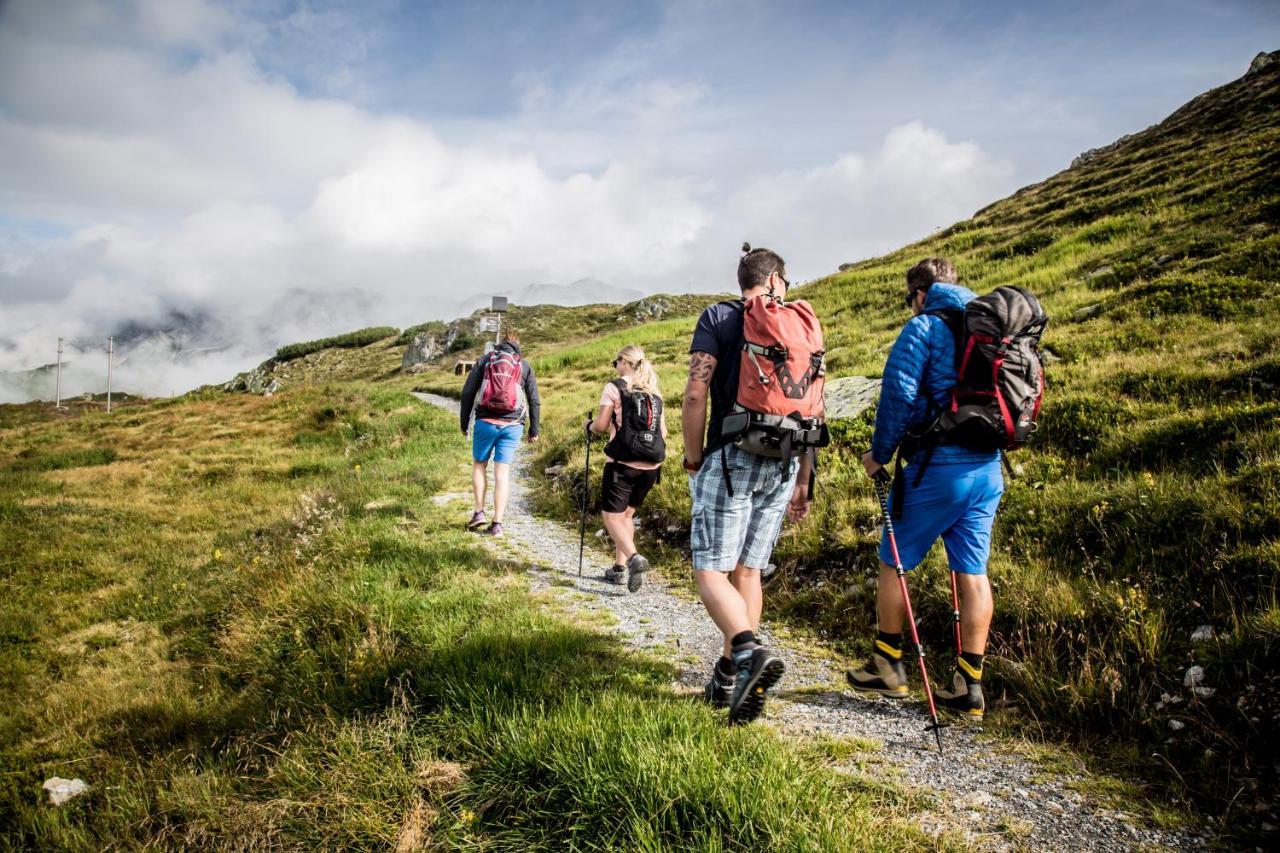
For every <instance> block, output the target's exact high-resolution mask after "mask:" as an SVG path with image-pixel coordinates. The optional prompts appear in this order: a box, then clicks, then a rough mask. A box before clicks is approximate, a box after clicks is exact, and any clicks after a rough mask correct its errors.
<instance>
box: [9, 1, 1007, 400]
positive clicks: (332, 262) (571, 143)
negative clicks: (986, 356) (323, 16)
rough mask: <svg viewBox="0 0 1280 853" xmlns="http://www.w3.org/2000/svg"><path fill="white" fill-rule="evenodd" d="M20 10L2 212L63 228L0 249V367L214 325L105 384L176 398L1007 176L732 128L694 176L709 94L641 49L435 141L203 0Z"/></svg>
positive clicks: (883, 149)
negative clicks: (172, 329) (124, 328)
mask: <svg viewBox="0 0 1280 853" xmlns="http://www.w3.org/2000/svg"><path fill="white" fill-rule="evenodd" d="M15 8H16V10H17V12H16V13H14V12H12V11H9V10H8V7H6V14H11V15H16V19H20V20H21V21H22V23H23V25H24V29H23V31H22V35H21V36H19V35H18V34H17V32H18V29H17V28H15V27H12V26H9V27H0V149H3V150H5V152H6V156H5V157H4V158H3V159H0V217H5V218H7V219H9V220H10V221H14V220H20V219H29V220H32V219H34V220H41V221H43V222H47V223H52V224H54V225H57V226H61V227H62V228H65V229H66V231H67V232H69V236H65V237H64V236H32V237H22V238H14V237H11V238H10V239H7V240H0V307H2V308H3V310H2V311H0V371H3V370H13V369H21V368H26V367H30V366H33V365H35V364H40V363H44V362H47V361H49V360H51V356H50V355H49V350H50V348H51V345H50V343H49V342H50V341H51V340H53V339H54V338H55V337H57V336H58V335H63V336H64V337H67V338H68V339H69V340H71V339H76V340H84V341H91V340H96V339H99V338H101V337H103V336H105V335H106V334H108V333H109V332H111V331H112V330H113V329H115V328H118V327H119V326H120V325H121V324H124V323H127V322H130V321H136V322H139V323H142V324H147V323H160V324H163V323H164V322H165V321H166V318H167V317H168V316H169V315H170V314H171V312H172V311H174V310H178V311H183V312H186V313H188V314H193V315H202V316H203V315H208V316H211V317H213V318H214V319H215V320H216V323H214V325H216V327H217V334H218V335H219V336H220V337H221V338H223V339H225V340H226V341H227V342H228V344H229V345H230V348H229V349H228V350H227V351H225V352H223V353H221V354H220V355H218V356H217V357H216V359H214V360H205V361H202V362H186V363H183V364H181V365H169V366H168V367H166V366H165V365H163V364H149V363H148V364H142V363H141V362H142V361H143V360H142V359H141V356H139V358H138V362H139V363H137V364H135V365H134V366H133V367H132V368H129V369H125V370H123V372H122V382H123V381H134V382H136V383H138V385H136V386H135V389H136V390H143V391H149V392H153V393H157V392H158V393H167V392H168V391H170V390H173V389H174V388H177V389H179V390H181V389H182V388H183V387H186V386H187V385H188V384H190V383H191V382H194V381H196V379H199V381H201V382H205V381H213V380H215V379H217V378H229V376H230V374H231V373H232V372H234V370H232V368H233V367H235V368H238V369H244V368H247V367H250V366H252V363H253V361H254V360H256V359H258V358H261V357H263V356H265V355H266V354H267V353H269V351H270V350H271V349H272V348H273V347H274V346H275V345H277V344H279V343H283V342H287V341H288V340H294V339H299V338H305V337H312V336H318V335H321V334H330V333H333V332H337V331H342V330H344V329H345V328H351V327H355V326H358V325H362V324H365V323H373V322H379V323H391V324H393V325H400V326H406V325H409V324H411V323H414V322H419V321H421V320H423V319H427V318H429V317H439V316H447V315H449V314H450V313H451V312H452V311H453V310H454V306H456V305H457V304H459V303H461V302H462V301H464V300H466V299H468V298H470V297H472V296H473V295H474V294H476V293H483V292H491V291H500V290H514V289H518V288H520V287H522V286H524V285H526V284H529V283H530V282H534V281H542V282H569V281H573V280H576V279H581V278H595V279H603V280H605V281H609V282H612V283H614V284H616V285H619V286H623V287H630V288H637V289H641V290H646V291H657V290H668V291H683V290H686V289H688V288H691V287H692V288H695V289H699V290H721V289H724V288H725V287H727V286H731V285H732V282H733V269H734V264H735V263H736V258H737V253H736V248H737V246H738V245H739V244H740V243H741V241H742V240H743V239H744V238H745V239H750V240H751V241H752V242H758V243H761V244H765V245H769V246H771V247H773V248H776V249H777V250H779V251H780V252H782V253H783V254H784V256H786V257H787V258H788V260H789V262H790V264H789V265H790V267H791V269H792V272H793V276H795V277H798V278H808V277H812V276H816V275H819V274H822V273H825V272H828V271H830V270H831V269H832V268H834V266H835V265H836V264H838V263H839V262H841V261H844V260H849V259H851V258H854V257H859V256H865V255H867V254H870V253H872V252H875V251H879V250H883V249H887V248H891V247H892V246H893V245H896V244H897V243H900V242H902V241H903V240H904V239H908V238H911V237H915V236H919V235H921V234H922V233H925V232H927V231H928V230H929V229H930V228H932V227H934V226H937V225H944V224H947V223H948V222H950V221H953V220H954V219H956V218H959V217H962V216H964V215H967V214H968V213H970V212H972V210H973V209H975V208H976V207H978V206H980V205H981V204H983V203H985V202H987V201H989V200H990V199H991V198H992V197H993V194H994V193H995V191H996V189H997V188H1001V189H1002V188H1004V187H1005V186H1006V184H1007V182H1008V180H1009V176H1010V170H1009V167H1008V166H1007V165H1005V164H1002V163H1000V162H998V161H996V160H995V159H993V158H992V157H990V156H989V155H987V154H986V153H984V152H983V151H982V150H981V149H980V148H978V147H977V146H976V145H974V144H972V143H956V142H950V141H948V140H947V139H946V138H945V137H944V135H943V134H942V133H941V132H939V131H938V130H936V129H931V128H929V127H927V126H925V125H923V124H921V123H919V122H914V123H909V124H905V125H902V126H900V127H897V128H894V129H893V130H891V131H889V133H888V134H887V135H886V136H885V137H884V139H883V143H882V144H881V145H880V147H879V149H878V150H872V151H856V150H850V151H848V152H847V153H844V154H840V155H839V156H834V157H829V158H826V163H825V165H820V166H815V167H813V168H809V169H803V170H795V169H779V168H777V167H776V165H775V164H776V162H777V158H775V157H772V156H762V157H757V158H756V159H754V160H752V159H751V158H750V157H747V156H746V155H744V152H747V153H750V152H756V151H772V150H775V149H776V148H777V147H778V146H780V145H782V144H783V142H784V139H783V137H782V136H781V134H780V132H779V131H776V130H769V131H768V132H766V131H765V129H764V128H762V127H760V126H757V125H756V124H753V123H750V122H747V123H746V124H743V125H742V126H741V129H740V131H739V133H740V135H746V136H748V137H749V139H748V141H749V142H750V146H748V147H745V148H744V147H739V148H736V149H733V152H734V153H733V154H732V157H728V156H726V160H729V159H732V161H733V167H732V171H731V172H724V171H715V170H714V169H708V171H706V172H703V171H701V170H699V169H694V168H691V167H690V164H692V163H703V164H710V163H713V161H715V160H716V158H717V157H718V156H719V152H721V151H728V150H729V149H728V148H727V147H726V145H727V141H728V140H729V139H730V137H732V136H733V134H734V131H733V130H732V127H731V122H730V121H729V120H728V119H727V118H726V114H725V113H724V112H723V110H724V106H723V105H722V104H720V103H718V102H717V101H716V98H715V96H714V93H713V92H711V91H710V90H709V89H708V87H707V85H706V84H705V83H703V82H701V81H698V80H692V79H683V78H680V77H679V76H675V75H670V76H655V77H645V76H644V73H645V69H646V65H645V60H644V58H643V57H638V56H637V55H636V54H635V53H634V52H627V51H624V52H623V54H622V55H620V56H619V57H614V58H613V59H612V60H611V61H610V62H608V63H606V65H607V67H606V68H605V73H603V74H602V75H601V76H600V77H599V78H596V79H591V80H588V81H585V82H584V81H578V82H575V83H570V84H566V85H562V86H560V87H558V88H557V87H556V86H553V85H551V84H550V83H548V82H547V81H545V80H543V79H541V78H539V77H537V76H536V75H534V76H532V77H530V78H528V79H526V80H524V81H522V83H521V85H522V86H523V87H524V89H523V90H524V92H525V95H526V97H525V99H524V102H523V105H522V107H521V109H520V112H519V113H518V115H515V116H513V117H509V118H499V119H493V120H490V121H489V122H487V123H480V124H473V125H472V126H471V127H470V128H469V132H468V133H459V132H458V127H457V126H454V127H451V128H450V130H451V131H452V132H451V133H448V134H446V133H445V132H444V131H443V130H442V129H441V128H440V127H436V126H433V125H432V124H430V123H427V122H425V121H422V120H419V119H414V118H410V117H405V116H390V115H379V114H375V113H373V112H371V111H369V110H366V109H362V108H359V107H357V106H355V105H353V104H351V103H344V102H342V101H339V100H335V99H331V98H330V99H326V98H317V97H308V96H305V95H303V94H301V93H299V92H298V91H297V90H296V89H295V88H294V87H293V86H292V85H291V84H289V83H288V82H286V81H284V80H282V79H280V78H278V77H276V76H273V75H271V74H269V73H266V72H265V71H263V70H262V68H261V67H260V65H259V64H258V63H257V62H256V61H255V59H254V58H253V55H252V53H251V52H250V51H249V50H248V49H247V48H246V47H245V45H252V44H253V43H254V42H255V39H257V38H258V35H259V34H256V33H254V32H252V29H251V26H250V24H249V23H248V22H246V21H245V20H242V19H237V18H234V17H232V16H231V15H230V14H229V13H228V12H227V11H226V10H225V8H224V7H221V6H211V5H209V4H205V3H200V2H198V0H184V6H183V8H182V9H177V7H176V6H172V5H170V4H168V3H165V2H161V0H149V2H141V3H137V4H135V5H134V6H132V7H130V8H131V12H130V13H129V14H123V13H117V12H110V11H104V10H103V7H101V6H99V5H98V4H96V3H92V2H84V3H80V4H71V6H70V10H69V12H68V14H67V15H66V16H65V17H59V16H54V15H39V14H35V13H34V12H33V11H32V9H33V6H32V4H30V3H28V4H21V3H19V4H15ZM4 20H5V19H0V22H3V21H4ZM7 20H8V21H9V22H13V21H14V20H15V17H10V18H9V19H7ZM312 25H315V21H314V20H312V19H307V18H304V19H299V20H297V21H295V22H294V23H293V24H291V25H290V26H293V27H295V28H304V29H305V28H306V27H308V26H312ZM95 27H102V28H104V29H105V30H106V31H108V32H111V33H114V34H115V36H114V37H112V38H105V37H104V38H102V39H100V40H97V41H95V40H93V39H91V38H88V36H87V34H89V33H92V32H93V31H94V29H95ZM837 150H838V149H837ZM691 152H692V153H691ZM819 162H822V161H821V160H819ZM743 163H753V164H754V168H751V169H749V170H748V169H742V168H741V166H742V164H743ZM0 221H4V220H3V219H0ZM306 294H320V295H323V296H324V300H327V301H324V300H322V301H321V302H317V301H316V300H315V299H312V298H311V297H308V296H307V295H306ZM282 300H284V301H282ZM322 303H323V304H322ZM215 370H217V371H221V375H220V376H219V375H216V374H213V371H215Z"/></svg>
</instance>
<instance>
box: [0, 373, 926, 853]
mask: <svg viewBox="0 0 1280 853" xmlns="http://www.w3.org/2000/svg"><path fill="white" fill-rule="evenodd" d="M466 459H467V450H466V447H465V443H464V441H463V440H462V438H461V436H459V435H457V432H456V430H455V429H453V427H452V418H451V417H450V416H448V415H446V414H444V413H442V412H439V411H436V410H432V409H427V408H424V407H423V406H422V405H421V404H420V403H417V402H416V401H414V400H413V399H412V398H410V397H409V396H408V395H407V394H406V393H404V392H403V391H399V390H396V389H395V388H392V387H388V386H386V385H381V386H375V385H370V384H364V383H347V384H344V385H330V386H321V385H316V386H314V387H312V388H296V389H293V390H289V391H285V392H282V393H280V394H277V395H275V396H274V397H272V398H264V397H262V396H249V395H237V396H232V395H223V394H214V393H203V394H193V395H190V396H188V397H187V398H184V399H178V400H172V401H166V402H163V403H154V404H138V405H136V406H135V407H133V408H131V409H129V410H126V411H121V412H118V413H113V414H112V415H111V416H106V415H105V414H103V413H101V412H91V411H85V412H83V413H82V416H80V417H73V418H68V417H64V416H62V415H57V416H53V415H50V414H48V413H46V415H45V417H44V418H37V417H33V413H32V412H31V411H30V410H29V407H14V406H0V542H3V543H4V547H3V549H2V550H0V577H2V578H3V579H4V591H5V594H4V596H3V600H0V695H3V696H4V697H5V702H4V704H3V707H0V848H4V849H28V850H102V849H115V848H123V849H184V850H185V849H219V850H222V849H236V850H268V849H269V850H280V849H288V850H320V849H329V850H335V849H342V850H346V849H392V848H394V849H397V850H419V849H431V850H477V849H478V850H522V851H523V850H560V849H567V848H572V849H580V850H619V849H625V850H668V849H690V850H709V849H719V850H738V851H749V850H750V851H755V850H758V851H766V850H802V849H803V850H863V849H925V848H932V849H939V848H944V849H945V848H946V846H947V844H948V842H947V840H946V839H945V838H944V839H934V838H930V837H927V836H925V835H924V834H922V833H921V832H920V831H918V830H916V829H914V828H913V827H912V826H910V824H909V822H908V818H909V814H910V811H911V810H913V809H915V808H917V807H918V805H919V802H918V801H917V800H916V799H915V798H913V797H909V796H906V795H904V794H901V793H899V792H898V791H897V790H896V788H895V787H894V786H893V785H892V784H887V783H884V782H880V781H875V780H872V779H870V778H869V777H866V776H863V775H861V774H850V773H847V772H836V771H835V770H834V769H832V768H831V766H830V764H831V761H830V760H829V758H828V757H827V756H826V754H825V753H824V751H823V745H821V744H819V745H816V746H814V747H812V748H810V747H806V746H803V745H800V744H797V743H794V742H790V741H784V740H783V739H781V738H779V737H777V736H776V735H774V734H772V733H770V732H768V731H767V730H763V729H762V728H760V727H751V728H729V727H726V726H724V725H723V724H722V723H721V722H720V721H719V720H718V719H717V717H716V715H715V714H714V713H713V712H712V711H711V710H710V709H709V708H706V707H705V706H703V705H702V704H701V703H694V702H690V701H688V700H687V699H686V698H683V697H681V696H679V695H677V694H676V693H674V692H673V691H672V690H671V689H670V687H669V685H670V683H671V680H672V677H673V672H672V670H671V667H670V665H669V664H667V663H663V662H661V661H660V660H659V659H657V658H655V657H651V656H647V655H641V654H633V653H628V652H626V651H625V650H624V649H623V647H622V645H621V643H620V642H619V641H618V640H617V639H616V638H614V637H612V636H611V635H609V634H608V633H606V632H605V630H603V629H602V628H601V627H599V626H598V625H592V624H584V623H583V622H582V620H581V619H580V618H575V616H574V614H572V613H568V612H566V611H565V610H564V609H563V608H562V607H560V606H558V605H557V604H556V603H555V599H554V598H552V597H549V596H533V595H531V594H530V591H529V586H528V581H527V579H526V575H525V568H526V565H525V564H524V563H523V562H520V563H512V562H510V561H506V560H501V559H498V558H496V557H494V556H493V554H492V553H491V552H489V551H488V550H486V549H485V548H484V547H483V546H482V545H481V544H480V542H479V540H478V539H477V538H476V537H474V536H469V535H467V534H466V533H465V532H463V531H462V530H461V529H460V526H459V525H456V524H452V523H450V520H449V518H448V515H447V511H446V510H445V509H442V508H441V507H440V506H438V505H437V503H436V502H435V501H433V500H432V498H433V497H435V496H436V495H437V494H438V493H439V492H441V491H442V490H455V491H456V490H457V489H458V488H460V487H462V486H463V483H464V479H465V477H466V471H467V469H468V468H469V466H468V465H467V463H466ZM830 746H831V745H830V744H827V745H826V748H827V751H828V752H829V751H830ZM55 775H56V776H62V777H66V778H72V777H79V778H82V779H84V780H86V781H87V782H88V783H89V785H90V787H89V790H88V793H86V794H85V795H83V796H81V797H79V798H77V799H75V800H72V801H71V802H69V803H67V804H65V805H63V806H61V807H57V808H55V807H53V806H51V805H49V804H48V803H47V802H44V800H45V796H44V794H43V792H42V791H41V783H42V782H43V781H44V780H45V779H47V778H49V777H52V776H55Z"/></svg>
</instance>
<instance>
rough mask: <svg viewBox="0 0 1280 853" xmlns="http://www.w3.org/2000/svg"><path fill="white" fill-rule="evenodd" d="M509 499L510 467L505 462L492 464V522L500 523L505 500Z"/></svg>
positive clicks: (505, 503)
mask: <svg viewBox="0 0 1280 853" xmlns="http://www.w3.org/2000/svg"><path fill="white" fill-rule="evenodd" d="M509 497H511V466H510V465H509V464H508V463H506V462H497V461H495V462H494V463H493V520H494V521H495V522H497V523H498V524H501V523H502V515H503V513H505V512H506V511H507V499H508V498H509Z"/></svg>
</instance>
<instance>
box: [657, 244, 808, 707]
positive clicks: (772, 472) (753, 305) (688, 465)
mask: <svg viewBox="0 0 1280 853" xmlns="http://www.w3.org/2000/svg"><path fill="white" fill-rule="evenodd" d="M743 252H744V255H743V256H742V259H741V260H740V261H739V263H738V286H739V289H740V290H741V291H742V298H741V299H735V300H731V301H727V302H721V303H719V304H716V305H712V306H711V307H710V308H708V309H706V310H705V311H704V312H702V316H701V317H699V319H698V325H697V328H696V329H695V330H694V333H693V343H692V345H691V346H690V358H689V379H688V382H687V384H686V385H685V392H684V403H683V409H682V413H681V422H682V427H683V432H684V443H685V459H684V467H685V470H686V471H688V472H689V474H690V479H689V488H690V492H691V494H692V497H693V513H692V519H691V530H690V545H691V548H692V552H693V568H694V574H695V577H696V578H697V583H698V593H699V595H700V596H701V598H702V603H703V605H704V606H705V607H706V608H707V613H708V615H710V616H711V618H712V620H713V621H714V622H715V623H716V626H717V627H718V628H719V629H720V631H721V633H722V634H723V635H724V648H723V655H722V657H721V658H720V659H719V660H718V661H717V662H716V665H715V667H714V668H713V671H712V674H711V679H710V681H709V682H708V683H707V686H706V689H705V694H704V695H705V697H706V699H707V701H708V702H710V703H711V704H712V705H713V706H714V707H727V708H728V709H729V720H730V721H731V722H734V723H743V722H750V721H751V720H754V719H755V718H756V717H758V716H759V715H760V713H761V711H763V710H764V701H765V698H766V694H767V691H768V690H769V688H771V687H772V686H773V685H774V684H776V683H777V681H778V679H779V678H781V677H782V674H783V671H784V670H785V666H784V664H783V662H782V660H781V659H780V658H779V657H778V656H777V655H775V654H774V653H773V652H771V651H769V650H768V649H766V648H764V647H763V646H762V645H761V644H760V642H759V639H758V637H757V636H756V631H758V630H759V628H760V611H761V607H762V603H763V602H762V594H761V588H760V573H761V570H762V569H764V568H765V567H766V566H767V565H768V564H769V557H770V555H771V554H772V552H773V546H774V543H775V542H776V541H777V539H778V533H779V531H780V530H781V528H782V521H783V517H784V516H786V517H789V518H791V519H792V520H795V521H799V520H800V519H803V518H804V517H805V516H806V515H808V513H809V507H810V504H811V502H812V500H813V490H812V474H813V472H814V462H815V460H814V451H815V450H816V448H818V447H821V446H824V445H825V444H826V443H827V431H826V426H825V424H824V422H823V406H822V388H823V381H824V380H823V377H824V375H825V372H826V371H825V367H824V362H823V343H822V328H821V326H820V325H819V323H818V321H817V318H816V317H815V316H814V314H813V309H812V308H810V307H809V304H808V303H806V302H803V301H796V302H790V303H788V302H784V301H783V297H784V296H785V295H786V292H787V288H788V287H789V286H790V285H789V283H788V282H787V279H786V270H785V267H784V264H783V260H782V258H781V257H779V256H778V254H777V253H775V252H772V251H770V250H768V249H752V248H751V247H750V246H749V245H745V244H744V245H743ZM708 402H710V408H711V419H710V422H709V423H708V422H707V404H708ZM704 426H705V427H706V431H705V433H704Z"/></svg>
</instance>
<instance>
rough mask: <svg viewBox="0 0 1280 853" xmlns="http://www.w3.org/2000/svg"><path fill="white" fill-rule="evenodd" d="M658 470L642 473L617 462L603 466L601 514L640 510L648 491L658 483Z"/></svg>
mask: <svg viewBox="0 0 1280 853" xmlns="http://www.w3.org/2000/svg"><path fill="white" fill-rule="evenodd" d="M660 472H661V469H660V468H654V469H653V470H652V471H642V470H640V469H639V468H632V467H631V466H630V465H623V464H621V463H619V462H606V463H605V465H604V485H603V487H602V488H601V489H600V511H601V512H626V511H627V507H634V508H636V509H639V508H640V504H642V503H644V499H645V498H646V497H648V496H649V490H650V489H652V488H653V486H654V484H655V483H657V482H658V474H659V473H660Z"/></svg>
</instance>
